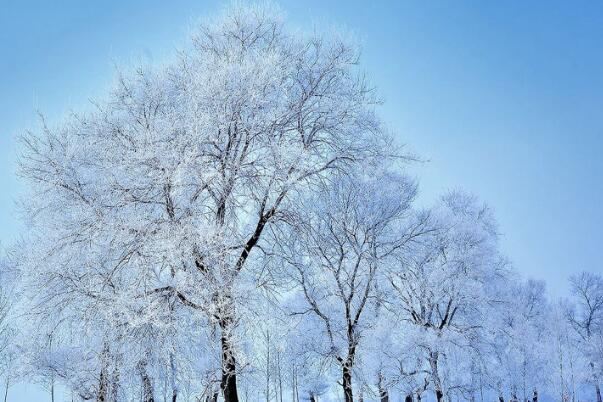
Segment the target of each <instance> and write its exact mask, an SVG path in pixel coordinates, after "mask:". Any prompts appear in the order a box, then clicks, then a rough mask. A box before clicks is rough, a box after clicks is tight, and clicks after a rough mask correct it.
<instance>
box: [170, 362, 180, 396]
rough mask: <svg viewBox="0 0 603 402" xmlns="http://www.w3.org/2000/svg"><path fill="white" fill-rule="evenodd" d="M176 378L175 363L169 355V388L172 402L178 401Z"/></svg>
mask: <svg viewBox="0 0 603 402" xmlns="http://www.w3.org/2000/svg"><path fill="white" fill-rule="evenodd" d="M176 377H177V371H176V361H175V359H174V354H173V353H170V386H171V387H172V402H176V400H177V399H178V386H177V385H176V381H177V379H176Z"/></svg>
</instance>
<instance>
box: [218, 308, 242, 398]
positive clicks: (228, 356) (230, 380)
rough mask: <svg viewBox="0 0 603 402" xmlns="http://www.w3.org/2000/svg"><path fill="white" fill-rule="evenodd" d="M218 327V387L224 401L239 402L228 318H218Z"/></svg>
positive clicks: (235, 366)
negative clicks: (220, 365) (219, 332)
mask: <svg viewBox="0 0 603 402" xmlns="http://www.w3.org/2000/svg"><path fill="white" fill-rule="evenodd" d="M220 329H221V331H222V336H221V344H222V382H221V384H220V387H221V388H222V393H223V395H224V402H239V395H238V394H237V371H236V370H237V364H236V360H235V356H234V350H233V349H232V344H231V343H230V339H229V337H230V319H228V318H225V319H222V320H220Z"/></svg>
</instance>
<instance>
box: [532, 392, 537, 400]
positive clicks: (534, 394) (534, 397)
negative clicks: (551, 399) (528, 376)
mask: <svg viewBox="0 0 603 402" xmlns="http://www.w3.org/2000/svg"><path fill="white" fill-rule="evenodd" d="M532 402H538V391H536V390H534V393H533V394H532Z"/></svg>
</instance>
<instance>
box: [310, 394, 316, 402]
mask: <svg viewBox="0 0 603 402" xmlns="http://www.w3.org/2000/svg"><path fill="white" fill-rule="evenodd" d="M310 402H318V398H316V395H314V394H313V393H310Z"/></svg>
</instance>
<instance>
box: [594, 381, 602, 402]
mask: <svg viewBox="0 0 603 402" xmlns="http://www.w3.org/2000/svg"><path fill="white" fill-rule="evenodd" d="M595 381H597V382H596V383H595V391H596V392H597V402H601V387H599V382H598V380H595Z"/></svg>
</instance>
